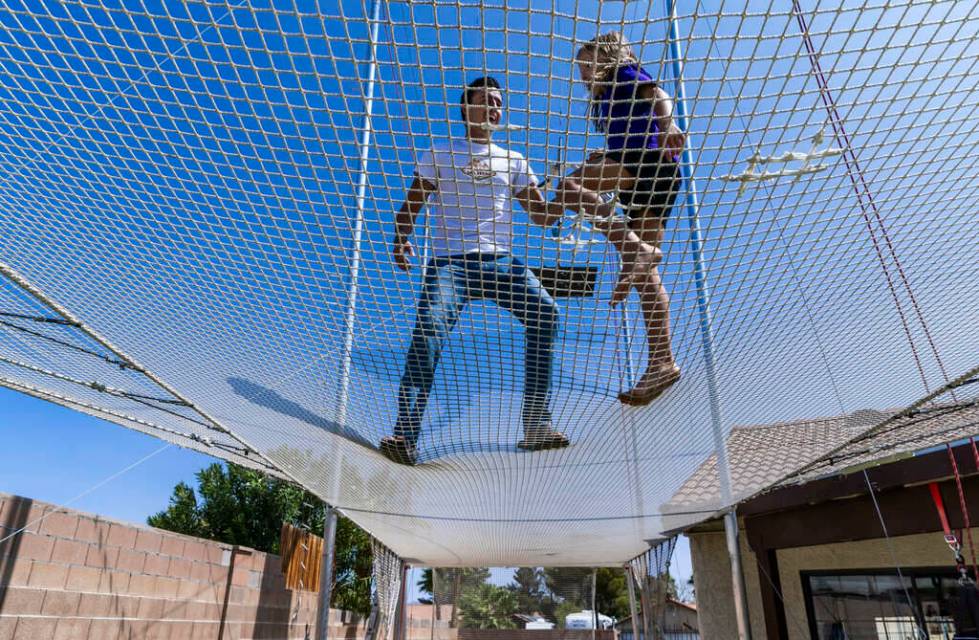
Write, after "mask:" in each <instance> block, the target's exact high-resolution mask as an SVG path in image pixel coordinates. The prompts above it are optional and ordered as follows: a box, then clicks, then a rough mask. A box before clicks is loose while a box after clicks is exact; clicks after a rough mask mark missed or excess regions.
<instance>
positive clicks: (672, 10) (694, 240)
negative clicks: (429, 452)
mask: <svg viewBox="0 0 979 640" xmlns="http://www.w3.org/2000/svg"><path fill="white" fill-rule="evenodd" d="M666 11H667V14H668V15H669V20H670V36H669V42H670V57H671V58H672V60H671V63H672V67H673V77H674V80H675V81H676V96H675V100H674V103H675V105H676V108H675V111H676V118H677V121H678V122H677V124H678V126H679V127H680V129H682V130H683V131H685V132H686V131H689V122H688V117H687V105H686V87H685V85H684V83H683V52H682V50H681V47H680V37H679V28H678V25H677V15H676V5H675V3H674V0H666ZM692 167H693V165H692V158H691V154H690V136H689V135H687V137H686V143H685V144H684V145H683V158H682V161H681V163H680V171H681V173H682V175H683V179H684V181H685V182H686V184H687V220H688V222H689V225H690V252H691V254H692V256H693V263H694V282H695V284H696V287H697V313H698V315H699V316H700V334H701V340H702V346H703V349H704V368H705V369H706V373H707V390H708V396H709V400H710V416H711V427H712V432H713V440H714V453H715V455H716V456H717V474H718V481H719V483H720V489H721V503H722V507H724V508H730V510H729V511H728V512H727V513H726V514H725V516H724V531H725V534H726V539H727V552H728V556H729V558H730V560H731V574H732V576H731V577H732V586H733V591H734V611H735V618H736V619H737V626H738V637H739V638H740V639H741V640H751V629H750V627H749V625H748V600H747V595H746V591H745V584H744V573H743V571H742V567H741V549H740V545H739V544H738V517H737V513H736V512H735V510H734V508H733V506H730V503H731V500H732V494H731V469H730V467H729V466H728V459H727V451H726V449H725V446H724V434H723V431H722V429H721V404H720V396H719V394H718V389H717V369H716V367H715V361H714V332H713V328H712V326H711V311H710V290H709V288H708V284H707V271H706V269H705V267H704V248H703V241H702V239H701V232H700V220H699V218H698V211H699V209H700V205H699V203H698V201H697V182H696V180H695V179H694V176H693V168H692Z"/></svg>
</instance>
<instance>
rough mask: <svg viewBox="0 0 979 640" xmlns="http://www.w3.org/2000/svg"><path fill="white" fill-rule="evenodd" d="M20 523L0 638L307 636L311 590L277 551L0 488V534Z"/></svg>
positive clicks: (0, 587)
mask: <svg viewBox="0 0 979 640" xmlns="http://www.w3.org/2000/svg"><path fill="white" fill-rule="evenodd" d="M42 518H43V519H42ZM39 520H40V521H39ZM24 527H26V530H25V531H24V532H23V533H21V534H19V535H16V536H14V537H12V538H11V539H9V540H7V541H5V542H3V543H0V640H9V639H16V640H20V639H23V640H42V639H43V640H46V639H48V638H58V639H62V638H63V639H71V640H89V639H90V640H116V639H120V640H121V639H123V638H125V639H127V640H128V639H130V638H133V639H135V638H139V639H156V638H159V639H161V640H163V639H166V640H198V639H200V640H203V639H205V638H206V639H208V640H215V639H218V640H245V639H249V638H276V639H286V638H306V637H309V638H312V637H314V636H315V623H316V598H317V595H316V594H315V593H311V592H299V591H289V590H287V589H286V588H285V579H284V576H283V575H282V572H281V570H280V559H279V556H275V555H271V554H265V553H261V552H258V551H254V550H253V549H249V548H245V547H232V546H230V545H226V544H221V543H217V542H211V541H208V540H201V539H198V538H191V537H189V536H182V535H178V534H175V533H170V532H168V531H162V530H160V529H153V528H151V527H145V526H139V525H133V524H128V523H124V522H117V521H113V520H107V519H105V518H100V517H98V516H94V515H89V514H85V513H80V512H77V511H71V510H69V509H63V508H60V507H57V506H54V505H50V504H45V503H42V502H37V501H34V500H31V499H29V498H22V497H18V496H11V495H7V494H3V493H0V539H2V538H5V537H7V536H8V535H9V534H11V533H13V532H14V531H17V530H19V529H21V528H24ZM330 622H331V626H332V627H334V629H333V630H331V633H330V637H334V638H335V637H343V638H347V639H349V640H354V639H358V638H363V624H362V623H361V621H359V620H357V619H356V618H355V617H354V616H351V615H350V614H349V613H347V612H342V611H336V610H333V611H331V615H330ZM307 632H308V636H307Z"/></svg>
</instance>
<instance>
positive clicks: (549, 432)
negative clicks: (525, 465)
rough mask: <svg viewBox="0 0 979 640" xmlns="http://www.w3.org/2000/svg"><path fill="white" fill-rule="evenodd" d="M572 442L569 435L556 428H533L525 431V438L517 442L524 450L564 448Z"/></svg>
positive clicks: (519, 447)
mask: <svg viewBox="0 0 979 640" xmlns="http://www.w3.org/2000/svg"><path fill="white" fill-rule="evenodd" d="M569 444H571V441H570V440H568V436H566V435H564V434H563V433H561V432H560V431H555V430H554V429H550V428H545V429H533V430H530V431H525V432H524V439H523V440H521V441H520V442H518V443H517V448H518V449H523V450H524V451H543V450H544V449H563V448H564V447H566V446H568V445H569Z"/></svg>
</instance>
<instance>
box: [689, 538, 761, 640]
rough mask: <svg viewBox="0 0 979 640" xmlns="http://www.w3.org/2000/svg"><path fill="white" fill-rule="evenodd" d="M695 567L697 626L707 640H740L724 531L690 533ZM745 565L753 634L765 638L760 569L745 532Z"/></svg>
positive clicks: (743, 542)
mask: <svg viewBox="0 0 979 640" xmlns="http://www.w3.org/2000/svg"><path fill="white" fill-rule="evenodd" d="M687 536H688V537H689V538H690V556H691V560H692V563H693V580H694V589H696V592H697V625H698V627H699V632H700V637H701V638H703V640H737V637H738V626H737V619H736V617H735V615H734V586H733V583H732V580H731V563H730V560H729V559H728V554H727V542H726V540H725V537H724V531H723V529H721V530H720V531H708V532H702V533H688V534H687ZM740 541H741V564H742V566H743V567H744V574H745V583H746V587H747V591H748V613H749V619H750V621H751V634H752V637H754V638H764V637H765V616H764V613H763V612H762V605H761V590H760V587H759V583H758V568H757V567H758V565H757V563H756V561H755V554H754V553H752V551H751V549H749V548H748V544H747V542H746V540H745V535H744V531H742V532H741V536H740Z"/></svg>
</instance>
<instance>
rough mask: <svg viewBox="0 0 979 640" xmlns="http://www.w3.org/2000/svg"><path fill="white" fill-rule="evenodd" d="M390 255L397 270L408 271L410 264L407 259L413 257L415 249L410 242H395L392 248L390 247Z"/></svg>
mask: <svg viewBox="0 0 979 640" xmlns="http://www.w3.org/2000/svg"><path fill="white" fill-rule="evenodd" d="M391 255H392V257H394V264H396V265H398V268H399V269H401V270H402V271H408V270H410V269H411V262H410V261H409V260H408V258H414V257H415V248H414V247H412V246H411V242H410V241H408V240H400V241H399V240H397V239H396V240H395V241H394V246H392V247H391Z"/></svg>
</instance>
